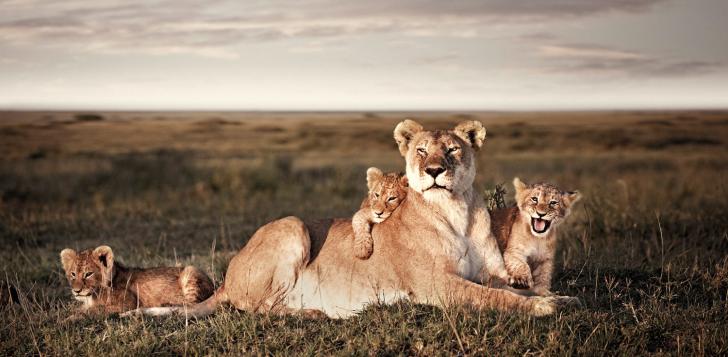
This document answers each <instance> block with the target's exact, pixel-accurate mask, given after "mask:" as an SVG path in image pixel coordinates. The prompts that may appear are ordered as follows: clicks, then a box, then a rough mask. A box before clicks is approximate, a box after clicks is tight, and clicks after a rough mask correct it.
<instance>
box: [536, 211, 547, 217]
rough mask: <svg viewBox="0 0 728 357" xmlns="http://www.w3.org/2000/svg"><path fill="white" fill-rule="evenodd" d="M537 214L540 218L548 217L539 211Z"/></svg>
mask: <svg viewBox="0 0 728 357" xmlns="http://www.w3.org/2000/svg"><path fill="white" fill-rule="evenodd" d="M536 214H537V215H538V217H539V218H540V217H543V216H545V215H546V213H541V212H539V211H536Z"/></svg>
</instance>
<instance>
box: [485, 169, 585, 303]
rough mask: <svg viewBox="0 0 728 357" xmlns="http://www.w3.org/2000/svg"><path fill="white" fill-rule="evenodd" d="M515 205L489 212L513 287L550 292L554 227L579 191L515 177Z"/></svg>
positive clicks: (543, 292) (554, 239)
mask: <svg viewBox="0 0 728 357" xmlns="http://www.w3.org/2000/svg"><path fill="white" fill-rule="evenodd" d="M513 186H515V188H516V204H517V206H516V207H511V208H501V209H497V210H495V211H493V212H491V222H492V223H491V224H492V230H493V234H495V236H496V239H497V240H498V246H499V247H500V250H501V252H502V253H503V261H504V262H505V265H506V270H507V271H508V274H509V275H510V277H511V279H510V281H509V283H510V284H511V285H513V286H514V287H516V288H525V289H529V290H530V291H531V292H533V293H535V294H538V295H551V274H552V271H553V260H554V255H555V253H556V227H557V226H558V225H559V224H560V223H562V222H563V221H564V219H566V217H568V216H569V213H570V208H571V206H572V205H573V204H574V203H575V202H576V201H578V200H579V198H581V195H580V194H579V192H576V191H570V192H564V191H561V190H559V188H557V187H556V186H554V185H551V184H548V183H537V184H533V185H526V184H525V183H523V182H521V180H519V179H518V177H516V178H515V179H513Z"/></svg>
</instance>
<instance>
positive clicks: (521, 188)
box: [513, 177, 528, 196]
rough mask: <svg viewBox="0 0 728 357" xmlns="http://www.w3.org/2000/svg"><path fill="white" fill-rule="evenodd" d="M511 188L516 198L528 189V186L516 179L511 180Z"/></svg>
mask: <svg viewBox="0 0 728 357" xmlns="http://www.w3.org/2000/svg"><path fill="white" fill-rule="evenodd" d="M513 187H514V188H515V189H516V196H518V195H519V194H520V193H521V192H523V191H525V190H526V189H527V188H528V185H526V184H525V183H524V182H523V181H521V179H519V178H518V177H516V178H514V179H513Z"/></svg>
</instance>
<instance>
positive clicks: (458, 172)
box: [395, 120, 485, 198]
mask: <svg viewBox="0 0 728 357" xmlns="http://www.w3.org/2000/svg"><path fill="white" fill-rule="evenodd" d="M484 138H485V129H484V128H483V126H482V124H480V123H479V122H464V123H461V124H459V125H458V126H457V127H456V128H455V129H454V130H447V131H445V130H438V131H425V130H422V127H421V126H419V124H417V123H415V122H413V121H411V120H407V121H404V122H402V123H400V125H398V126H397V129H395V139H396V140H397V142H398V144H399V145H400V152H402V154H403V156H404V157H405V161H406V165H407V178H408V179H409V185H410V187H412V188H413V189H414V190H415V191H418V192H421V193H423V195H424V196H425V198H428V197H432V198H434V197H436V196H438V195H442V194H446V195H447V194H452V193H457V194H459V193H463V192H465V191H466V190H467V189H468V188H470V187H472V184H473V180H474V179H475V150H476V149H478V148H480V146H481V145H482V142H483V139H484Z"/></svg>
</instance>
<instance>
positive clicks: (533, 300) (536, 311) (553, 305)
mask: <svg viewBox="0 0 728 357" xmlns="http://www.w3.org/2000/svg"><path fill="white" fill-rule="evenodd" d="M528 301H529V302H530V305H531V311H530V313H531V314H532V315H534V316H546V315H551V314H553V313H555V312H556V310H558V307H559V305H560V304H559V302H558V300H557V299H556V298H555V297H552V296H533V297H530V298H528Z"/></svg>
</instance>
